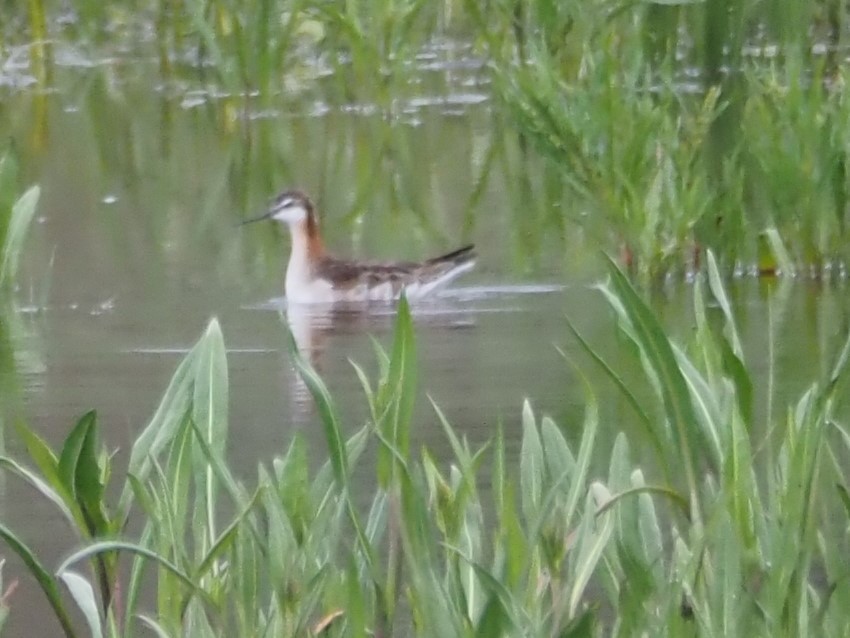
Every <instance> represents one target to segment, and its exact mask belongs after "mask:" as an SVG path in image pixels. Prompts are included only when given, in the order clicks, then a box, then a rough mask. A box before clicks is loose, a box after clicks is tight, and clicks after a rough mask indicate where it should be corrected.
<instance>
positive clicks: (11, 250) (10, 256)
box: [0, 186, 41, 286]
mask: <svg viewBox="0 0 850 638" xmlns="http://www.w3.org/2000/svg"><path fill="white" fill-rule="evenodd" d="M40 196H41V189H40V188H39V187H38V186H33V187H31V188H30V189H29V190H28V191H26V192H25V193H24V194H23V195H21V197H20V199H18V201H17V202H15V204H14V206H12V216H11V217H10V218H9V225H8V227H7V229H6V240H5V241H4V242H3V253H2V261H0V285H6V286H8V285H9V284H10V283H11V282H13V281H14V280H15V277H16V276H17V274H18V263H19V261H20V256H21V251H22V250H23V247H24V241H26V238H27V232H28V231H29V227H30V224H31V223H32V219H33V217H34V216H35V210H36V206H37V205H38V199H39V197H40Z"/></svg>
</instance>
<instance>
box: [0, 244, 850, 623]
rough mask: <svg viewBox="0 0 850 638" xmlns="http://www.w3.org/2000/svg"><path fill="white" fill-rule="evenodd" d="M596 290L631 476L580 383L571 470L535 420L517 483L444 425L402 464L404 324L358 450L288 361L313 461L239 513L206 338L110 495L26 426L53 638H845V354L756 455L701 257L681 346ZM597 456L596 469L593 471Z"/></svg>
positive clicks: (494, 452) (274, 475)
mask: <svg viewBox="0 0 850 638" xmlns="http://www.w3.org/2000/svg"><path fill="white" fill-rule="evenodd" d="M601 290H602V292H603V293H604V296H605V298H606V299H607V300H608V302H609V305H610V307H611V309H612V312H613V314H614V316H615V317H616V320H617V322H618V325H619V327H620V330H621V332H622V334H623V336H624V337H625V338H626V339H628V340H629V341H631V342H632V343H633V344H634V346H635V351H636V352H637V353H638V355H639V359H640V362H641V364H642V365H643V367H644V371H645V374H646V379H647V382H648V385H649V388H650V392H649V393H648V394H647V393H642V394H641V395H640V396H643V397H647V398H644V399H638V398H636V395H631V397H630V398H631V401H632V404H633V405H634V406H635V407H636V409H637V410H639V411H640V412H641V413H643V414H644V415H645V420H646V421H647V422H648V424H649V427H650V428H652V431H653V433H654V437H655V438H656V439H657V440H658V441H659V446H658V448H655V449H657V450H658V452H657V453H658V455H659V457H660V458H657V459H656V460H655V461H650V462H649V464H648V465H647V466H645V467H641V466H639V465H637V464H636V462H635V460H634V458H635V457H634V454H633V452H632V445H633V444H632V443H631V442H630V441H629V440H628V439H627V437H626V436H625V435H624V434H619V435H617V436H616V437H615V439H614V440H613V442H612V443H613V444H609V443H603V442H602V441H601V440H600V438H599V432H600V428H599V426H600V418H604V415H601V414H600V411H599V408H598V405H597V403H596V399H595V395H594V393H593V391H592V389H591V388H590V386H589V385H587V384H586V382H585V387H586V412H585V417H584V420H583V422H582V423H581V424H579V425H580V427H579V428H575V427H573V428H572V429H578V430H579V431H580V432H581V436H580V440H579V441H578V442H577V443H578V445H577V447H576V446H575V445H573V444H571V443H570V442H569V441H568V439H567V438H566V437H565V436H564V434H563V431H562V429H561V428H560V427H559V426H558V425H557V424H556V423H555V422H554V421H553V420H552V419H550V418H549V417H545V416H544V417H542V418H540V417H539V416H538V415H536V414H535V413H534V411H533V409H532V407H531V405H530V403H526V404H525V405H524V406H523V411H522V419H521V424H520V427H521V431H522V437H521V439H522V441H521V450H520V453H519V458H518V459H512V458H509V456H508V454H507V453H506V450H505V444H504V439H503V437H502V434H501V433H500V432H497V433H496V434H495V436H494V438H493V440H492V441H491V442H490V443H489V444H487V445H484V446H482V447H480V448H477V449H473V448H471V447H470V445H469V444H468V442H467V441H466V440H465V438H463V437H462V436H460V435H459V433H458V432H457V431H456V430H454V429H453V428H452V426H451V425H450V424H449V423H448V421H447V420H446V418H445V417H444V415H443V414H442V412H441V411H440V410H439V408H437V407H436V406H434V409H435V417H436V419H437V420H438V421H439V422H440V423H441V424H442V427H443V429H444V431H445V434H446V437H447V439H448V441H449V443H450V447H451V449H452V451H453V458H452V459H451V461H450V462H448V463H444V462H437V461H435V460H434V458H433V456H432V455H431V453H430V452H429V451H428V450H427V449H423V450H420V451H415V450H413V449H412V448H411V445H410V427H411V415H412V412H411V407H412V404H413V401H414V398H415V384H416V375H415V371H416V356H415V340H414V334H413V322H412V318H411V315H410V310H409V308H408V306H407V304H406V303H405V302H404V301H402V302H401V304H400V306H399V310H398V318H397V322H396V328H395V338H394V341H393V346H392V350H391V352H390V353H388V354H387V353H384V352H383V351H382V350H380V349H379V350H378V361H379V364H380V365H379V369H380V373H379V376H378V378H377V379H376V380H375V381H371V380H369V378H368V377H367V375H366V374H365V373H364V372H363V371H362V370H361V369H360V368H356V372H357V374H358V376H359V377H360V379H361V382H362V384H363V388H364V395H365V397H366V400H367V402H368V406H369V414H370V417H369V418H368V420H367V423H366V424H365V425H364V426H363V427H362V428H360V429H356V430H354V433H353V434H350V435H346V434H344V433H345V432H350V431H351V429H350V426H349V425H348V424H345V422H344V421H345V420H344V418H343V416H342V415H340V414H339V412H338V410H337V408H336V405H335V403H334V400H333V397H332V396H331V394H330V393H329V392H328V389H327V387H326V386H325V385H324V383H323V382H322V380H321V378H320V377H319V376H318V375H317V374H316V372H315V371H314V370H313V369H312V367H311V366H310V364H309V362H307V361H306V360H305V359H303V358H302V357H301V355H299V353H298V352H297V350H296V347H295V345H294V344H292V347H291V354H292V356H293V358H294V361H295V363H296V367H297V368H298V370H299V372H300V374H301V376H302V378H303V379H304V381H305V383H306V385H307V387H308V388H309V390H310V392H311V393H312V395H313V398H314V400H315V401H316V405H317V408H318V415H319V418H320V420H321V422H322V425H323V428H324V433H325V438H326V441H327V450H326V455H327V461H326V462H325V463H324V464H323V465H322V466H321V467H319V468H317V469H311V467H310V463H308V456H307V449H306V446H305V443H304V441H303V440H302V439H301V438H300V437H298V436H296V437H295V438H294V439H293V441H292V443H291V445H290V446H289V448H288V450H286V452H285V453H284V454H283V456H282V457H280V458H277V459H275V460H274V461H273V462H272V464H271V467H268V468H267V467H264V466H260V467H259V469H258V476H257V479H256V482H255V484H254V485H253V487H249V486H247V485H245V484H244V483H243V482H241V481H239V480H237V479H236V478H235V477H234V476H233V475H232V474H231V472H230V470H229V468H228V465H227V461H226V458H225V445H224V443H225V440H226V437H227V429H228V425H227V363H226V356H225V349H224V345H223V338H222V333H221V330H220V328H219V325H218V323H217V322H216V321H212V322H211V323H210V325H209V327H208V329H207V330H206V332H205V333H204V335H203V336H202V338H201V339H200V341H199V342H198V343H197V345H196V346H195V347H194V348H193V349H192V351H191V352H190V353H189V354H188V355H187V357H186V359H185V360H184V361H183V362H182V363H181V364H180V366H179V367H178V369H177V371H176V373H175V375H174V378H173V379H172V381H171V383H170V385H169V387H168V389H167V391H166V393H165V396H164V398H163V400H162V403H161V404H160V406H159V408H158V410H157V412H156V414H155V415H154V417H153V418H152V419H151V422H150V423H149V424H148V426H147V427H146V428H145V429H144V430H143V431H142V433H141V434H140V435H139V437H138V438H137V440H136V442H135V444H134V445H133V449H132V452H131V458H130V466H129V472H128V474H127V477H126V479H125V482H124V484H123V485H118V486H114V487H117V488H119V489H118V490H116V489H109V487H108V485H107V483H108V482H109V481H114V480H115V476H114V473H113V472H111V471H110V468H109V456H108V454H107V453H106V450H105V449H104V448H103V446H102V443H100V441H99V438H98V431H97V421H96V416H95V415H94V413H89V414H87V415H85V416H84V417H83V418H82V419H81V420H80V421H79V423H78V424H77V426H76V427H75V428H74V429H73V430H72V432H71V434H69V436H68V438H67V440H66V441H65V443H64V444H63V445H62V447H61V450H58V451H53V450H51V449H50V448H49V447H48V446H47V445H46V444H45V443H44V442H43V441H42V440H41V439H40V438H39V437H38V436H37V435H36V434H35V433H34V432H32V431H31V430H29V429H27V428H26V427H24V426H22V427H21V428H20V434H21V436H22V437H23V439H24V441H25V442H26V449H27V452H28V454H29V456H30V460H29V464H31V465H26V464H24V463H23V462H21V461H20V460H16V459H12V458H9V457H7V456H3V457H2V458H0V464H2V467H3V469H4V470H5V471H6V472H7V473H10V474H12V475H15V476H17V477H18V478H20V479H22V480H24V481H25V482H27V483H28V484H29V485H31V486H32V487H33V488H34V489H35V490H36V491H37V493H38V494H40V495H41V496H42V497H43V498H46V499H48V500H49V501H50V502H51V503H52V504H53V505H54V506H55V507H56V508H57V511H58V512H59V513H60V514H61V516H62V517H63V518H64V519H65V521H66V522H67V524H68V528H69V530H71V532H70V534H69V544H74V543H75V542H76V544H78V545H79V549H77V550H76V551H74V552H73V553H71V554H70V555H69V556H68V557H67V558H66V559H65V560H64V561H62V562H61V564H60V565H59V566H58V567H56V568H55V569H51V568H49V567H47V566H46V565H44V564H43V563H42V562H41V561H40V560H39V558H38V557H37V555H36V553H35V552H34V550H33V549H32V548H30V547H29V546H28V545H27V544H26V542H25V540H24V539H21V538H19V537H18V536H16V535H15V532H14V531H13V530H11V529H9V527H8V526H7V525H3V526H2V527H0V536H2V538H3V540H4V541H5V543H6V545H7V547H8V548H9V550H11V551H12V552H13V553H15V554H17V555H18V556H19V557H20V558H21V559H22V560H23V562H24V564H25V565H26V566H27V568H28V569H29V570H30V572H31V573H32V575H33V576H34V577H35V578H36V580H37V581H38V582H39V584H40V585H41V587H42V590H43V591H44V593H45V595H46V596H47V598H48V600H49V601H50V604H51V608H52V609H53V611H54V613H55V615H56V618H57V620H58V621H59V623H60V625H61V627H62V630H63V631H64V633H65V635H66V636H82V635H91V636H134V635H140V634H141V633H142V632H143V628H147V629H150V630H153V631H154V633H156V634H157V635H159V636H193V637H198V636H233V635H239V636H269V635H274V636H304V635H338V636H367V635H375V636H391V635H421V636H441V637H442V636H499V635H531V636H544V635H546V636H552V635H555V636H579V635H582V636H586V635H593V636H602V635H616V636H631V635H660V636H697V635H787V634H794V635H801V636H804V635H810V634H811V635H818V636H844V635H847V632H848V630H850V619H848V617H847V615H846V613H845V612H844V610H845V609H846V606H847V604H850V589H848V587H847V586H846V583H847V582H848V579H847V576H848V574H847V569H846V561H844V560H843V558H842V557H843V556H844V555H845V554H846V549H847V534H846V529H847V517H848V516H850V507H847V506H846V504H847V502H848V499H847V496H846V495H847V493H848V480H849V479H850V476H848V474H847V472H846V468H845V467H844V466H843V465H842V464H841V463H840V462H839V461H838V459H840V458H842V457H844V456H845V455H846V454H847V453H850V450H848V449H847V448H848V445H850V432H847V431H846V429H845V428H844V427H843V426H842V425H840V424H839V423H838V422H837V421H836V419H835V404H836V402H837V400H838V398H839V397H840V396H841V393H840V392H839V390H840V388H841V387H843V386H842V379H843V377H844V374H845V371H846V367H847V364H848V356H850V341H847V342H846V343H844V344H843V346H841V347H838V348H836V352H837V355H836V357H835V361H834V363H833V365H832V367H831V368H830V369H829V370H828V371H827V374H826V376H825V377H824V378H823V379H820V380H814V381H813V382H812V383H811V385H810V386H809V387H808V389H807V390H806V391H805V392H804V393H803V395H802V396H801V397H800V399H799V400H798V401H797V402H795V403H791V404H789V405H788V406H787V411H786V412H784V413H782V414H780V415H779V416H778V417H777V419H776V422H775V423H771V424H770V426H771V427H772V428H774V432H775V437H774V438H775V441H776V443H775V444H772V445H770V446H768V447H767V448H765V449H762V450H760V451H758V452H756V451H755V450H754V448H753V444H752V441H751V440H750V433H751V432H754V431H757V430H759V428H757V427H756V426H757V425H758V424H757V423H756V418H757V417H756V416H755V412H756V411H755V410H754V409H753V394H754V393H753V388H752V380H751V378H750V375H749V372H748V363H747V360H746V358H745V355H744V352H743V350H742V348H741V342H740V338H739V336H738V333H737V329H736V322H735V317H734V314H733V310H732V307H731V305H730V303H729V300H728V298H727V296H726V293H725V291H724V289H723V285H722V279H721V277H720V273H719V269H718V266H717V263H716V261H715V259H714V257H713V255H712V254H711V253H709V255H708V262H707V265H706V277H705V280H704V281H703V280H700V282H698V284H697V285H696V287H695V290H694V303H695V316H696V320H697V330H696V332H695V335H694V337H693V342H692V343H690V344H688V345H687V346H680V345H678V344H675V343H673V342H671V341H670V340H669V338H668V337H667V336H666V335H665V333H664V330H663V328H662V326H661V324H660V323H659V321H658V319H657V318H656V317H655V316H654V315H653V313H652V312H651V311H650V309H649V307H648V306H647V305H646V304H645V302H644V301H643V300H642V299H641V298H640V296H639V295H638V294H637V293H636V292H635V290H634V289H633V288H632V286H631V284H629V282H628V281H627V280H626V279H625V277H624V276H623V274H622V273H621V272H620V271H619V270H618V269H617V267H615V266H613V265H612V266H611V270H610V280H609V282H608V283H607V284H605V285H603V286H601ZM710 306H712V307H716V308H717V310H709V309H708V308H709V307H710ZM583 343H584V346H585V348H586V349H587V350H588V352H589V353H590V354H592V355H593V359H594V360H595V361H596V362H598V363H601V364H603V365H602V367H603V369H604V370H606V371H608V373H609V374H611V375H612V376H614V377H615V378H616V369H615V367H614V366H611V365H610V364H608V363H606V362H605V361H604V360H603V358H602V357H601V355H599V354H598V353H597V352H596V351H595V350H594V348H593V345H592V344H588V343H586V342H583ZM618 387H620V388H621V389H623V390H624V391H628V390H627V389H626V388H625V386H623V385H622V384H619V385H618ZM653 397H654V398H653ZM603 445H604V446H605V447H606V448H609V449H610V452H609V461H608V463H607V467H599V466H595V465H594V464H593V463H592V462H591V459H592V458H598V454H594V450H598V448H599V447H600V446H603ZM368 448H371V449H372V450H374V451H376V452H377V457H376V463H375V466H374V468H373V469H374V477H375V480H374V483H373V487H372V488H371V490H372V491H371V492H370V493H369V494H364V488H363V486H362V484H361V483H360V479H358V483H357V484H355V483H354V478H353V477H354V471H355V469H356V468H359V469H360V470H361V471H362V470H364V469H368V468H364V467H363V459H364V452H365V451H366V450H367V449H368ZM657 468H667V469H666V470H663V471H659V470H658V469H657ZM116 493H120V498H118V500H117V504H112V503H109V502H108V501H109V497H108V494H116ZM842 504H843V505H842ZM133 512H134V513H135V515H136V516H137V517H139V518H140V520H141V521H142V523H143V525H142V528H141V530H140V531H139V532H138V533H137V534H131V533H130V532H129V531H128V528H127V526H126V523H127V520H128V517H129V516H130V514H131V513H133ZM74 538H76V541H74V540H72V539H74ZM71 604H73V605H76V606H77V607H78V608H79V609H80V611H81V612H82V617H83V618H84V620H85V623H86V627H87V629H83V628H81V627H80V626H77V625H76V624H75V623H74V622H73V621H72V620H70V618H71V614H70V611H69V605H71ZM11 613H13V614H14V607H13V608H12V609H11Z"/></svg>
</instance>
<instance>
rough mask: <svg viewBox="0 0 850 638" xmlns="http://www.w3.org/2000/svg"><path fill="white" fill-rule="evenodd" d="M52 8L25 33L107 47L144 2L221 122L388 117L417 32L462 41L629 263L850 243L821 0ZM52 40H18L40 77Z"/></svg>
mask: <svg viewBox="0 0 850 638" xmlns="http://www.w3.org/2000/svg"><path fill="white" fill-rule="evenodd" d="M58 10H59V9H58V8H57V6H54V5H53V4H51V3H49V2H44V1H43V0H31V1H30V2H29V3H27V5H26V14H25V15H24V5H21V8H20V9H19V11H20V12H21V15H20V16H18V17H19V20H20V21H21V22H24V23H27V24H29V25H30V28H29V33H28V37H29V39H30V40H31V41H34V42H36V43H44V42H45V41H56V42H58V43H62V42H64V41H71V42H74V41H78V40H85V44H86V46H90V45H91V46H94V45H95V44H97V45H98V46H101V47H103V48H104V49H105V51H104V54H105V55H108V54H109V46H110V45H111V46H116V45H119V44H123V45H125V46H126V45H130V46H131V47H133V48H135V47H138V46H140V43H139V42H137V41H135V40H134V38H135V35H134V34H136V33H138V30H139V29H140V28H143V27H145V26H150V25H147V23H146V21H147V20H152V21H153V26H154V27H155V33H156V38H155V43H154V44H155V47H156V51H157V54H158V58H159V61H160V64H159V67H160V73H161V74H162V76H163V80H165V81H166V82H167V83H168V85H169V86H170V87H173V88H177V87H181V86H182V87H185V86H192V87H193V88H197V83H198V82H199V81H200V82H201V83H202V84H203V85H204V89H205V90H206V92H207V93H208V95H209V96H210V97H211V99H215V100H219V101H220V104H221V105H222V113H223V118H224V121H225V126H227V127H228V128H229V129H231V130H233V129H234V128H235V127H236V126H237V124H238V122H239V120H240V119H241V118H243V117H244V116H245V113H250V112H252V110H253V109H258V110H263V109H267V108H278V107H279V106H280V105H281V103H282V104H284V107H285V105H286V104H288V102H289V101H290V100H291V99H292V98H293V97H294V96H299V95H302V94H305V93H306V94H313V93H319V94H321V101H323V102H330V103H333V104H345V105H350V104H351V103H355V104H357V105H358V106H359V107H362V108H364V109H366V111H367V112H372V111H371V110H370V109H373V110H374V112H379V113H381V114H383V115H384V116H386V117H389V118H390V119H391V118H392V117H394V116H397V115H398V111H399V104H400V102H399V98H403V97H404V96H406V95H407V94H409V93H410V91H411V90H415V88H414V87H415V86H416V82H417V81H418V73H419V72H418V70H417V69H418V60H417V56H419V55H420V54H421V53H422V51H423V47H425V46H426V45H428V44H429V43H431V42H433V41H435V40H436V41H438V40H439V39H441V38H445V37H452V38H460V39H464V40H468V41H472V42H474V43H476V44H477V45H478V50H479V51H480V52H481V53H482V54H483V55H485V56H486V57H487V59H488V60H489V61H490V67H489V69H490V71H489V72H490V73H491V74H492V78H493V80H494V85H493V86H494V92H495V95H496V97H497V98H498V102H499V105H500V107H501V108H502V109H504V111H505V112H506V113H508V114H509V116H510V121H511V122H512V123H513V125H514V127H515V128H516V129H517V131H519V132H520V133H521V134H522V135H525V136H527V137H528V138H529V139H530V140H531V141H532V142H533V145H534V148H536V150H537V151H538V152H539V153H541V154H542V155H544V156H545V157H547V158H549V159H550V160H552V162H553V164H554V165H555V166H556V167H557V170H558V173H559V175H560V179H561V180H562V184H563V185H564V186H566V187H568V188H567V192H568V196H569V197H570V198H571V199H573V200H574V203H573V205H571V206H564V207H563V210H565V211H567V213H566V214H567V216H568V217H569V218H570V221H572V222H573V223H581V224H584V225H586V226H589V227H591V230H592V231H593V234H594V236H596V237H598V239H599V241H600V242H601V243H602V245H603V246H604V247H605V248H606V249H607V250H609V251H616V250H619V251H620V253H621V260H622V262H623V263H625V264H627V265H628V266H629V267H630V268H632V269H634V270H635V271H637V272H638V273H640V274H641V276H642V277H644V278H645V279H648V278H652V277H657V276H659V275H664V274H669V273H680V272H682V271H684V272H687V273H692V272H695V271H696V270H698V268H699V265H700V264H699V261H700V260H701V258H702V250H703V249H704V248H706V247H709V248H711V249H712V250H713V251H714V252H715V254H716V255H717V256H718V259H719V261H720V263H721V265H722V266H723V267H724V268H725V269H726V270H727V271H733V270H736V271H739V272H752V273H761V274H771V275H772V274H777V273H780V272H781V273H784V274H803V273H805V274H812V275H814V276H818V277H824V278H826V277H830V276H832V274H833V273H836V272H842V273H843V272H844V271H845V270H846V269H845V265H846V262H847V261H848V258H850V255H848V251H847V249H846V247H845V246H846V245H847V244H848V241H847V240H848V236H847V232H848V231H847V220H846V218H847V195H846V182H847V180H848V174H847V168H846V165H847V162H846V159H845V155H846V148H847V145H848V139H850V124H848V121H850V120H848V118H847V113H846V109H847V107H846V104H847V102H848V100H847V97H846V92H847V90H848V89H847V88H846V86H847V82H846V81H845V80H844V72H843V70H842V66H841V64H839V61H838V58H839V56H840V51H841V47H842V46H843V45H844V43H846V40H847V18H846V13H847V12H846V8H845V7H843V5H841V3H839V2H837V1H836V0H820V1H818V2H811V3H800V2H797V1H796V0H781V1H779V2H774V3H771V4H770V5H769V6H765V5H763V4H760V3H757V2H754V1H753V0H711V1H709V2H702V3H693V2H689V1H682V2H665V3H656V4H652V3H650V4H646V3H643V4H641V3H638V4H634V3H621V2H613V1H610V2H608V1H606V2H599V3H594V4H586V3H585V4H581V3H578V4H576V3H563V2H552V1H549V0H545V1H535V2H531V1H530V0H497V1H494V2H489V3H485V4H484V5H482V4H481V3H478V2H446V3H437V4H435V3H428V2H423V1H422V0H405V1H403V2H397V1H393V2H389V1H387V0H370V1H369V2H358V3H353V2H346V1H344V0H339V1H335V2H324V1H322V2H319V1H317V0H298V1H297V2H291V3H290V2H287V3H284V2H281V1H280V0H263V2H260V3H258V4H256V5H254V4H250V5H249V4H246V3H241V2H234V1H232V0H213V1H212V2H200V1H198V0H186V1H185V2H171V1H166V0H157V2H152V1H151V0H148V1H147V2H144V1H142V2H138V1H136V2H124V3H118V4H117V5H115V6H113V7H112V8H111V9H109V10H105V9H104V8H103V7H101V5H100V4H99V3H92V2H87V3H78V4H77V5H76V6H75V13H74V16H75V20H73V21H66V22H65V23H63V25H64V26H51V27H50V28H48V25H52V24H54V23H55V22H56V21H51V20H50V19H48V18H49V17H50V16H51V15H52V14H53V13H54V12H56V11H58ZM789 25H793V26H789ZM21 33H24V34H25V35H27V34H26V32H24V31H21ZM20 37H21V35H20V33H16V32H12V33H9V34H7V39H10V40H12V41H15V40H16V39H19V38H20ZM142 46H143V45H142ZM51 55H52V53H51V49H50V47H46V46H44V45H43V44H38V45H37V47H36V48H35V49H33V55H32V56H31V60H32V63H33V66H34V67H38V68H34V71H35V75H36V77H38V78H39V79H40V86H42V87H44V86H45V85H46V84H49V82H50V79H49V77H50V74H49V69H50V67H51V60H50V58H51ZM328 72H330V74H331V75H332V78H331V79H330V80H326V79H323V78H324V76H325V75H326V74H327V73H328ZM257 102H258V103H259V104H256V103H257Z"/></svg>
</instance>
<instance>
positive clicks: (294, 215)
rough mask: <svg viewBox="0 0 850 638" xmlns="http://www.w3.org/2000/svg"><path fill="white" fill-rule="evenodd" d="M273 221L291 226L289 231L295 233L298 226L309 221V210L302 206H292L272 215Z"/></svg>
mask: <svg viewBox="0 0 850 638" xmlns="http://www.w3.org/2000/svg"><path fill="white" fill-rule="evenodd" d="M272 219H275V220H277V221H279V222H283V223H284V224H289V229H290V230H291V231H292V232H293V233H294V232H295V225H296V224H300V223H301V222H304V221H307V209H306V208H304V207H303V206H301V205H300V204H290V205H288V206H285V207H283V208H280V209H278V210H276V211H275V212H274V213H272Z"/></svg>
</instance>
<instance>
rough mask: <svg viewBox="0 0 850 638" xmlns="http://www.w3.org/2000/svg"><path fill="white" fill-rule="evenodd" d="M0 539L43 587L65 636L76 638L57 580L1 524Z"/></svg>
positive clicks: (10, 531)
mask: <svg viewBox="0 0 850 638" xmlns="http://www.w3.org/2000/svg"><path fill="white" fill-rule="evenodd" d="M0 538H2V539H3V540H4V541H5V542H6V544H7V545H8V546H9V547H10V548H11V549H12V551H13V552H15V554H17V555H18V557H19V558H20V559H21V560H22V561H23V562H24V565H26V567H27V569H28V570H29V572H30V573H31V574H32V576H33V578H35V580H36V582H37V583H38V586H39V587H41V590H42V591H43V592H44V595H45V596H47V601H48V602H49V603H50V606H51V607H52V608H53V613H54V614H56V619H57V620H58V621H59V624H60V625H61V626H62V630H63V631H64V632H65V636H67V638H74V637H75V636H76V633H75V632H74V627H73V625H72V623H71V618H70V616H69V615H68V612H67V610H66V609H65V604H64V603H63V602H62V596H61V594H60V593H59V586H58V584H57V582H56V579H55V578H54V577H53V576H51V575H50V572H48V571H47V570H46V569H45V568H44V567H43V566H42V564H41V562H39V560H38V558H36V556H35V554H33V552H32V550H30V548H29V547H27V545H25V544H24V543H23V542H22V541H21V540H20V539H19V538H18V537H17V536H16V535H15V534H14V533H13V532H12V530H10V529H9V528H8V527H6V526H5V525H3V523H0Z"/></svg>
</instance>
